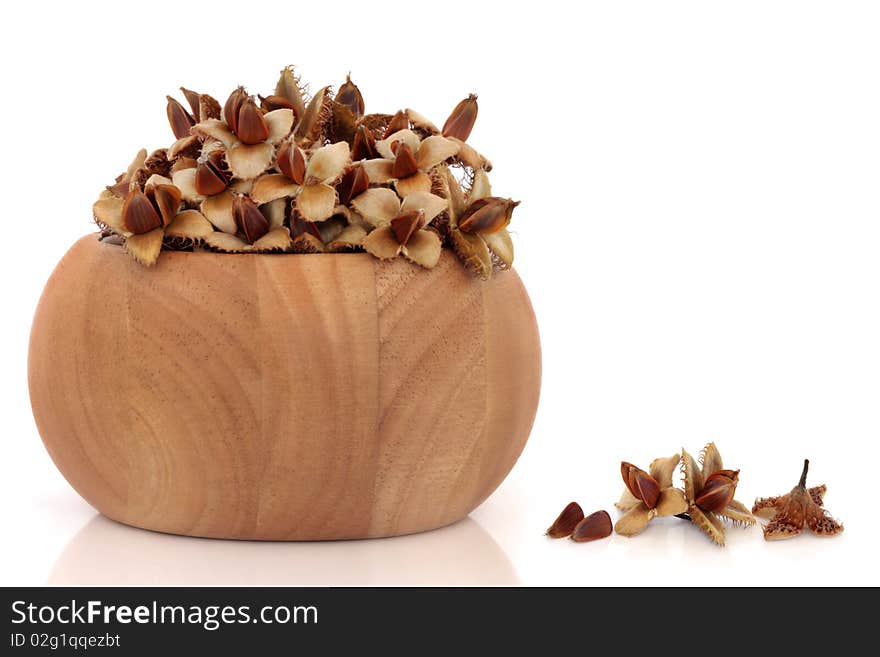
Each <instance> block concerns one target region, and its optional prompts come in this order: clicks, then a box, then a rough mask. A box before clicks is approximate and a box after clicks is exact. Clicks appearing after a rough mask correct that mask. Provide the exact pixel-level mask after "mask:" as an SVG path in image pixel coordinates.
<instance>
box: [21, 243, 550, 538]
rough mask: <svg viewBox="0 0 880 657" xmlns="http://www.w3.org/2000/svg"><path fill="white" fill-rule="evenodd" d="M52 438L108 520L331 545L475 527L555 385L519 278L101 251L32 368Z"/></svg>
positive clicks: (44, 326) (328, 259)
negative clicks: (139, 260) (150, 257)
mask: <svg viewBox="0 0 880 657" xmlns="http://www.w3.org/2000/svg"><path fill="white" fill-rule="evenodd" d="M28 369H29V383H30V394H31V403H32V406H33V411H34V417H35V418H36V422H37V427H38V428H39V431H40V435H41V436H42V438H43V442H44V443H45V445H46V448H47V449H48V451H49V454H50V455H51V456H52V458H53V460H54V461H55V464H56V465H57V466H58V468H59V470H61V472H62V474H64V476H65V477H66V478H67V480H68V481H69V482H70V483H71V485H72V486H73V487H74V488H75V489H76V490H77V491H78V492H79V493H80V495H82V496H83V497H84V498H85V499H86V500H87V501H88V502H89V503H90V504H92V505H93V506H94V507H95V508H97V509H98V510H99V511H100V512H101V513H103V514H105V515H106V516H108V517H110V518H112V519H114V520H118V521H120V522H124V523H126V524H129V525H134V526H137V527H143V528H146V529H153V530H158V531H163V532H170V533H173V534H186V535H191V536H209V537H216V538H237V539H275V540H315V539H342V538H364V537H375V536H394V535H398V534H407V533H412V532H418V531H424V530H427V529H433V528H436V527H441V526H443V525H447V524H449V523H452V522H455V521H456V520H459V519H461V518H463V517H465V516H466V515H467V514H468V513H470V512H471V511H472V510H473V509H474V508H475V507H476V506H477V505H478V504H480V503H481V502H482V501H483V500H484V499H485V498H486V497H488V495H489V494H490V493H491V492H492V491H493V490H495V488H496V487H497V486H498V484H500V483H501V481H502V480H503V479H504V477H505V476H506V475H507V473H508V472H509V471H510V469H511V468H512V467H513V464H514V463H515V462H516V459H517V458H518V456H519V454H520V452H521V451H522V448H523V446H524V445H525V442H526V439H527V438H528V435H529V431H530V429H531V426H532V421H533V420H534V416H535V411H536V409H537V405H538V393H539V388H540V375H541V356H540V343H539V340H538V329H537V325H536V323H535V316H534V313H533V312H532V307H531V304H530V302H529V298H528V295H527V294H526V291H525V289H524V288H523V285H522V282H521V281H520V279H519V277H518V276H517V275H516V273H515V272H513V271H507V272H502V273H499V274H497V275H496V276H495V277H493V279H492V280H491V281H488V282H483V281H480V280H478V279H477V278H475V277H474V276H472V275H471V274H470V273H468V272H467V271H466V270H465V269H464V268H463V267H462V266H461V264H460V263H459V262H458V261H457V259H456V258H455V256H454V255H452V254H451V253H448V252H446V251H444V253H443V257H442V258H441V260H440V263H439V264H438V265H437V267H436V268H434V269H432V270H424V269H421V268H419V267H416V266H415V265H412V264H410V263H408V262H406V261H404V260H402V259H398V260H395V261H389V262H381V261H378V260H376V259H374V258H373V257H371V256H369V255H366V254H334V255H307V256H305V255H304V256H295V255H253V254H243V255H222V254H213V253H184V252H169V253H163V254H162V256H161V258H160V259H159V263H158V264H157V265H156V267H155V268H153V269H144V268H142V267H141V266H140V265H138V264H136V263H135V262H134V261H133V260H132V259H131V258H130V257H129V256H128V255H126V254H125V253H124V252H123V251H122V249H121V248H120V247H118V246H114V245H111V244H106V243H101V242H99V241H98V240H97V239H96V238H95V237H94V236H88V237H84V238H82V239H80V240H79V241H78V242H77V243H76V244H75V245H74V246H73V248H71V250H70V251H69V252H68V253H67V254H66V255H65V256H64V258H63V259H62V260H61V262H60V263H59V265H58V267H57V268H56V269H55V271H54V273H53V274H52V276H51V278H50V279H49V282H48V283H47V284H46V289H45V290H44V292H43V296H42V298H41V299H40V303H39V306H38V308H37V312H36V316H35V317H34V324H33V328H32V332H31V343H30V353H29V357H28Z"/></svg>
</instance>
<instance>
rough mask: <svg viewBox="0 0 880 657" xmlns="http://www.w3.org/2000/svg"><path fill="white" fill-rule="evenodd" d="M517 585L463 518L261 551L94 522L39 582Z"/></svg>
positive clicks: (506, 563) (251, 545)
mask: <svg viewBox="0 0 880 657" xmlns="http://www.w3.org/2000/svg"><path fill="white" fill-rule="evenodd" d="M463 554H466V555H467V558H466V559H462V555H463ZM518 583H519V582H518V579H517V576H516V571H515V570H514V568H513V566H512V565H511V563H510V560H509V559H508V558H507V555H506V554H505V553H504V551H503V550H502V549H501V548H500V547H499V546H498V544H497V543H496V542H495V541H494V540H493V539H492V537H491V536H489V534H488V533H486V530H484V529H483V528H482V527H480V525H479V524H477V522H476V521H474V520H473V519H471V518H465V519H464V520H462V521H461V522H457V523H455V524H453V525H451V526H449V527H444V528H443V529H438V530H437V531H432V532H427V533H424V534H418V535H415V536H400V537H396V538H389V539H385V540H381V541H328V542H323V543H277V542H273V543H266V542H248V541H212V540H208V539H200V538H188V537H180V536H168V535H167V534H157V533H155V532H144V531H140V530H137V529H132V528H131V527H125V526H124V525H120V524H119V523H116V522H113V521H111V520H107V519H106V518H104V517H102V516H95V517H94V518H93V519H92V520H91V521H90V522H89V523H87V524H86V525H85V527H83V528H82V529H81V530H80V531H79V532H78V533H77V534H76V536H74V537H73V539H71V541H70V543H68V544H67V546H66V547H65V548H64V550H63V551H62V553H61V554H60V555H59V556H58V559H57V560H56V561H55V565H54V567H53V568H52V572H51V573H50V575H49V580H48V584H49V585H51V586H79V585H85V586H101V585H154V586H212V585H226V586H267V585H268V586H272V585H275V586H278V585H290V586H369V585H373V586H376V585H380V586H382V585H398V586H406V585H420V586H504V585H514V584H518Z"/></svg>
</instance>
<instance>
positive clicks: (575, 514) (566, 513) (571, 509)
mask: <svg viewBox="0 0 880 657" xmlns="http://www.w3.org/2000/svg"><path fill="white" fill-rule="evenodd" d="M583 519H584V510H583V509H582V508H581V505H580V504H578V503H577V502H569V503H568V505H567V506H566V507H565V508H564V509H563V510H562V513H560V514H559V517H558V518H556V520H555V521H554V522H553V524H552V525H550V528H549V529H548V530H547V536H549V537H550V538H565V537H566V536H570V535H571V533H572V532H573V531H574V528H575V527H577V525H578V523H579V522H580V521H581V520H583Z"/></svg>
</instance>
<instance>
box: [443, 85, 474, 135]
mask: <svg viewBox="0 0 880 657" xmlns="http://www.w3.org/2000/svg"><path fill="white" fill-rule="evenodd" d="M478 109H479V108H478V107H477V96H476V95H475V94H471V95H470V96H468V97H467V98H465V99H464V100H463V101H461V102H460V103H459V104H458V105H456V106H455V109H454V110H452V113H451V114H450V115H449V118H448V119H446V123H444V124H443V136H444V137H454V138H455V139H460V140H461V141H467V138H468V137H470V135H471V130H473V129H474V123H476V121H477V111H478Z"/></svg>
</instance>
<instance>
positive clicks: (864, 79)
mask: <svg viewBox="0 0 880 657" xmlns="http://www.w3.org/2000/svg"><path fill="white" fill-rule="evenodd" d="M324 4H325V3H317V2H315V3H290V2H283V3H268V2H266V3H249V2H238V3H234V4H230V5H224V6H221V5H220V3H197V4H196V3H192V4H189V3H183V2H159V1H154V2H150V3H147V4H144V3H134V4H132V3H118V2H115V3H107V4H106V5H99V3H89V5H88V6H86V5H85V4H84V3H64V4H62V3H58V4H57V5H48V4H46V3H40V2H30V3H13V4H11V5H9V6H8V7H6V9H5V10H4V11H5V16H4V20H3V21H2V25H0V30H2V37H0V61H3V81H4V85H3V91H2V95H3V98H2V101H3V102H2V103H0V115H2V116H0V119H2V120H0V126H2V144H3V148H2V155H0V168H2V179H3V181H4V183H5V191H4V193H3V196H2V199H3V212H2V222H3V225H4V230H3V239H4V247H5V248H3V251H2V257H0V267H2V270H0V274H2V276H0V281H2V283H0V284H2V286H3V290H2V291H3V317H2V325H0V326H2V329H0V335H2V350H3V351H2V354H0V356H2V372H0V386H2V390H0V392H2V394H0V404H2V420H3V421H2V431H3V434H2V445H0V514H2V515H0V517H2V519H3V520H2V526H3V530H2V540H0V584H41V583H45V582H50V583H53V584H56V583H57V584H62V583H220V584H222V583H259V584H272V583H277V584H363V583H376V584H386V583H387V584H395V583H411V584H422V583H424V584H446V583H449V584H485V583H490V584H517V583H521V584H527V585H532V584H578V585H599V584H612V585H614V584H624V585H626V584H697V585H716V584H734V585H737V584H820V585H825V584H829V585H830V584H873V585H877V584H880V577H878V567H877V562H876V557H875V556H872V555H876V549H877V545H878V543H877V540H878V537H880V535H878V529H877V527H878V514H877V503H878V502H877V500H878V494H877V483H876V479H877V470H878V467H880V462H878V448H877V441H878V438H880V412H878V401H880V309H878V308H880V306H878V292H880V198H878V192H880V185H878V182H880V39H878V34H880V10H878V7H877V5H876V4H875V3H870V2H863V3H859V2H827V3H817V2H803V1H800V2H790V3H789V2H768V1H761V2H738V3H716V2H703V1H701V2H663V3H659V2H644V3H640V2H616V3H592V2H580V3H562V2H547V1H544V2H540V3H535V2H529V3H511V2H508V3H503V5H502V4H501V3H498V4H497V5H496V4H495V3H492V4H491V6H487V5H489V3H479V4H478V3H475V2H461V3H456V2H452V1H451V0H447V1H446V2H442V3H430V4H429V3H420V2H408V3H397V2H383V3H381V4H380V5H375V3H374V4H370V3H363V2H358V3H351V4H349V3H341V2H334V3H331V4H332V7H333V8H332V9H323V8H322V6H323V5H324ZM327 6H328V7H329V6H330V5H327ZM86 7H87V8H86ZM290 63H295V64H297V65H298V67H299V70H300V71H301V73H302V74H303V76H304V79H306V80H310V81H312V85H313V87H315V88H316V87H318V86H320V85H322V84H327V83H332V84H335V85H338V84H339V83H340V82H341V81H342V80H343V79H344V76H345V74H346V72H348V71H349V70H351V72H352V77H353V79H354V80H355V81H356V82H357V83H358V85H359V86H360V87H361V89H362V90H363V91H364V94H365V97H366V102H367V109H368V111H389V110H390V111H394V110H396V109H398V108H400V107H404V106H411V107H414V108H416V109H418V110H419V111H420V112H422V113H423V114H426V115H427V116H429V117H431V118H433V120H434V121H435V122H442V121H443V120H444V118H445V117H446V115H447V113H448V112H449V110H450V109H451V108H452V107H453V106H454V104H455V103H456V102H457V101H458V100H459V99H460V98H462V97H463V96H464V95H466V94H467V93H469V92H471V91H476V92H478V93H479V94H480V116H479V120H478V123H477V127H476V129H475V130H474V132H473V135H472V137H471V139H470V142H471V143H472V144H474V145H475V146H476V147H477V148H479V149H480V150H481V151H483V152H485V153H486V154H488V155H489V156H490V158H491V159H492V161H493V163H494V164H495V170H494V171H493V173H492V178H493V183H494V189H495V191H496V193H498V194H502V195H510V196H513V197H514V198H517V199H521V200H522V201H523V203H522V205H521V206H520V207H519V208H518V209H517V211H516V214H515V216H514V224H513V226H512V228H513V229H514V231H515V232H516V235H515V241H516V247H517V269H518V270H519V273H520V275H521V276H522V278H523V280H524V281H525V283H526V286H527V288H528V289H529V292H530V293H531V296H532V299H533V303H534V306H535V311H536V313H537V317H538V322H539V326H540V329H541V334H542V341H543V349H544V379H543V389H542V398H541V406H540V410H539V412H538V417H537V420H536V423H535V427H534V431H533V433H532V437H531V439H530V442H529V444H528V446H527V447H526V450H525V452H524V453H523V456H522V458H521V460H520V462H519V463H518V465H517V466H516V468H515V469H514V471H513V473H512V474H511V476H510V477H509V478H508V479H507V480H506V481H505V482H504V484H502V486H501V487H500V488H499V490H498V491H497V492H496V493H495V495H493V496H492V497H491V498H490V499H489V500H488V501H487V502H486V503H485V504H484V505H483V506H482V507H480V508H479V509H478V510H477V511H475V512H474V513H473V514H472V517H471V518H470V519H468V520H466V521H464V522H462V523H459V524H458V525H455V526H453V527H450V528H447V529H444V530H439V531H436V532H431V533H428V534H424V535H421V536H413V537H405V538H401V539H390V540H382V541H358V542H348V543H330V544H247V543H245V544H242V543H229V542H224V541H204V540H194V539H182V538H175V537H169V536H164V535H159V534H152V533H149V532H143V531H139V530H134V529H129V528H126V527H122V526H120V525H116V524H114V523H112V522H110V521H107V520H104V519H103V518H101V517H99V516H96V514H95V512H94V510H93V509H91V508H90V507H89V506H88V505H87V504H86V503H85V502H83V501H82V500H81V499H80V498H79V497H78V496H77V495H76V493H74V491H73V490H72V489H70V487H69V486H68V485H67V484H66V482H65V481H64V480H63V478H62V477H61V476H60V475H59V474H58V473H57V471H56V470H55V468H54V466H53V465H52V463H51V461H50V459H49V458H48V456H47V455H46V453H45V451H44V449H43V447H42V444H41V443H40V440H39V436H38V435H37V432H36V429H35V427H34V424H33V420H32V417H31V413H30V407H29V401H28V392H27V385H26V352H27V340H28V332H29V328H30V321H31V317H32V315H33V311H34V308H35V305H36V302H37V299H38V297H39V294H40V291H41V289H42V286H43V285H44V283H45V281H46V279H47V277H48V276H49V274H50V272H51V270H52V268H53V266H54V264H55V263H56V262H57V261H58V259H59V258H60V257H61V256H62V255H63V254H64V252H65V251H66V249H67V248H68V247H69V246H70V245H71V244H72V243H73V242H74V240H75V239H76V238H77V237H79V236H80V235H82V234H84V233H86V232H88V231H90V230H91V226H90V219H91V217H90V206H91V203H92V201H93V200H94V199H95V197H96V195H97V193H98V191H99V190H100V189H101V188H102V186H103V185H105V184H107V183H108V182H110V181H111V180H112V179H113V176H114V175H116V174H117V173H118V172H119V171H120V170H121V168H123V167H124V166H125V165H126V164H127V163H128V161H129V160H130V159H131V157H132V155H133V154H134V152H135V151H136V150H137V149H138V148H140V147H141V146H146V147H148V148H149V149H153V148H157V147H160V146H166V145H168V144H169V143H170V140H171V133H170V130H169V128H168V126H167V123H166V121H165V94H166V93H174V92H175V90H176V88H177V87H178V86H179V85H181V84H182V85H185V86H188V87H191V88H195V89H198V90H201V91H206V92H209V93H212V94H214V95H216V96H217V97H218V98H220V99H221V102H222V100H223V99H225V97H226V94H227V93H228V92H229V91H230V90H231V89H232V88H233V86H234V85H236V84H238V83H244V84H246V85H248V87H249V89H250V90H251V91H252V92H262V93H265V92H266V91H268V90H270V89H271V88H272V85H273V84H274V82H275V79H276V76H277V72H278V70H279V69H280V68H281V67H282V66H283V65H286V64H290ZM107 294H112V285H108V286H107ZM708 440H714V441H716V442H717V444H718V445H719V447H720V449H721V452H722V455H723V456H724V457H725V461H726V464H727V465H729V466H731V467H736V468H741V470H742V472H741V483H740V487H739V492H738V498H739V499H740V500H742V501H744V502H745V503H747V504H751V502H752V500H753V499H754V497H755V496H758V495H771V494H778V493H782V492H785V491H787V490H788V489H789V488H790V487H791V486H792V485H793V484H794V483H795V482H796V480H797V477H798V475H799V472H800V466H801V461H802V459H803V458H804V457H809V458H810V459H811V460H812V463H813V469H812V472H811V482H812V483H816V484H818V483H821V482H824V483H826V484H828V486H829V490H828V494H827V497H826V502H827V506H828V508H829V509H830V511H831V512H832V513H833V514H834V515H836V516H837V517H839V518H840V519H842V520H843V521H844V523H845V525H846V531H845V532H844V534H843V535H842V536H840V537H838V538H834V539H825V540H822V539H817V538H815V537H812V536H802V537H799V538H797V539H794V540H792V541H788V542H783V543H765V542H764V541H763V539H762V537H761V531H760V529H757V528H756V529H752V530H740V529H730V530H728V537H729V540H728V546H727V547H726V548H724V549H720V548H717V547H715V546H713V545H711V544H710V543H709V542H708V541H707V540H706V539H705V538H704V537H703V536H702V535H701V534H699V533H698V532H697V530H696V529H695V528H693V527H691V526H689V525H688V524H687V523H684V522H682V521H680V520H677V519H674V518H673V519H667V520H665V521H663V522H659V521H658V522H655V523H652V526H651V527H650V528H649V529H648V530H647V531H646V532H645V534H643V535H642V536H639V537H637V538H633V539H625V538H622V537H619V536H613V537H612V538H610V539H608V540H605V541H602V542H598V543H593V544H581V545H579V544H574V543H572V542H570V541H567V540H566V541H551V540H549V539H547V538H545V537H543V536H542V533H543V530H544V529H545V528H546V526H547V525H548V524H549V523H550V522H551V521H552V520H553V518H554V517H555V516H556V514H557V512H558V511H559V510H560V509H561V508H562V506H563V505H564V504H565V503H566V502H568V501H569V500H571V499H576V500H579V501H580V502H581V504H582V505H583V506H584V508H585V510H586V511H587V512H588V513H589V512H590V511H593V510H595V509H599V508H606V509H609V510H610V511H611V512H612V515H613V516H614V517H616V515H617V514H616V512H614V510H613V509H612V507H611V505H612V503H613V502H614V500H615V499H616V498H617V496H618V494H619V493H620V490H621V488H622V485H621V482H620V479H619V474H618V472H619V470H618V467H619V462H620V461H621V460H622V459H626V460H630V461H633V462H635V463H639V464H642V465H643V466H646V465H647V463H648V462H649V461H650V460H651V459H652V458H653V457H655V456H659V455H666V454H669V453H672V452H674V451H675V450H677V449H678V448H680V447H681V446H685V447H687V448H688V449H689V450H691V451H692V453H696V452H697V451H699V449H700V447H701V446H702V444H703V443H704V442H706V441H708Z"/></svg>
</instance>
